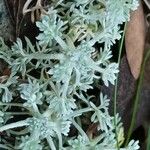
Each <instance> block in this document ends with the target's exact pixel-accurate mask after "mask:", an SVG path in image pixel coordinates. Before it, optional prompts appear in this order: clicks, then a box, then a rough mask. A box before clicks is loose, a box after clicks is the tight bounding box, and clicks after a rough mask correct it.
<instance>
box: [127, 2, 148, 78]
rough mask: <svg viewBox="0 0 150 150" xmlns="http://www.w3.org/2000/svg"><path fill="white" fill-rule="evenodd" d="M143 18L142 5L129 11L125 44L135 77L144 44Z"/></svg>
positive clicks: (138, 72) (139, 66)
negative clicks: (129, 16) (129, 17)
mask: <svg viewBox="0 0 150 150" xmlns="http://www.w3.org/2000/svg"><path fill="white" fill-rule="evenodd" d="M145 34H146V33H145V18H144V12H143V6H142V4H141V3H140V5H139V7H138V9H137V10H136V11H134V12H132V13H131V19H130V21H129V22H128V24H127V30H126V35H125V46H126V53H127V60H128V63H129V66H130V70H131V73H132V75H133V76H134V78H135V79H137V78H138V77H139V74H140V68H141V63H142V60H143V52H144V45H145Z"/></svg>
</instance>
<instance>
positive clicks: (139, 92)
mask: <svg viewBox="0 0 150 150" xmlns="http://www.w3.org/2000/svg"><path fill="white" fill-rule="evenodd" d="M149 57H150V50H148V52H147V53H146V56H145V58H144V61H143V63H142V66H141V72H140V78H139V81H138V86H137V91H136V96H135V101H134V107H133V113H132V119H131V124H130V128H129V131H128V136H127V140H126V143H125V145H126V146H127V145H128V143H129V140H130V137H131V134H132V131H133V128H134V125H135V120H136V114H137V109H138V104H139V101H140V95H141V87H142V82H143V78H144V68H145V65H146V62H147V60H148V58H149Z"/></svg>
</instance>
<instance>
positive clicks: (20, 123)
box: [0, 120, 29, 132]
mask: <svg viewBox="0 0 150 150" xmlns="http://www.w3.org/2000/svg"><path fill="white" fill-rule="evenodd" d="M27 125H29V124H28V123H27V121H26V120H23V121H18V122H15V123H10V124H7V125H4V126H2V127H0V132H3V131H6V130H9V129H13V128H18V127H23V126H27Z"/></svg>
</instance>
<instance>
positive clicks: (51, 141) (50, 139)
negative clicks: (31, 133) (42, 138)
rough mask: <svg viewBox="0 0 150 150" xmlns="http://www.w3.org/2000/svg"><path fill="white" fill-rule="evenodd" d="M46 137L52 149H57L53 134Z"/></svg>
mask: <svg viewBox="0 0 150 150" xmlns="http://www.w3.org/2000/svg"><path fill="white" fill-rule="evenodd" d="M46 139H47V142H48V144H49V146H50V148H51V150H56V147H55V145H54V142H53V140H52V138H51V136H49V137H47V138H46Z"/></svg>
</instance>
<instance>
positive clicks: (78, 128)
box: [72, 119, 89, 141]
mask: <svg viewBox="0 0 150 150" xmlns="http://www.w3.org/2000/svg"><path fill="white" fill-rule="evenodd" d="M72 124H73V125H74V126H75V128H76V129H77V130H78V131H79V133H80V134H81V135H82V136H83V137H85V138H86V140H87V141H89V138H88V136H87V134H86V133H85V132H84V131H83V129H82V128H81V127H80V126H79V125H78V124H77V123H76V122H75V120H74V119H72Z"/></svg>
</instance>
